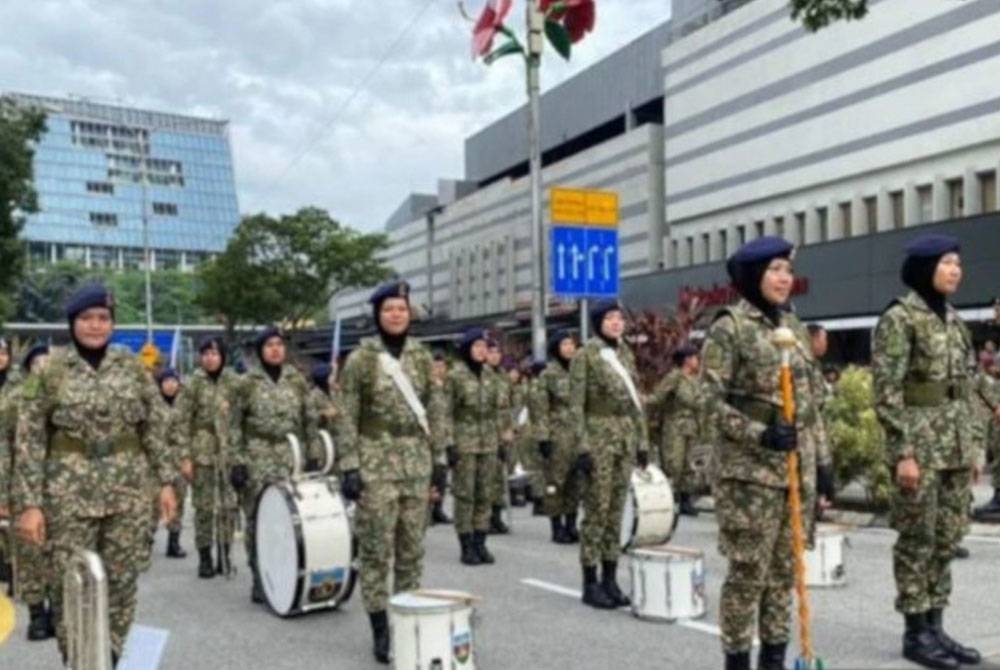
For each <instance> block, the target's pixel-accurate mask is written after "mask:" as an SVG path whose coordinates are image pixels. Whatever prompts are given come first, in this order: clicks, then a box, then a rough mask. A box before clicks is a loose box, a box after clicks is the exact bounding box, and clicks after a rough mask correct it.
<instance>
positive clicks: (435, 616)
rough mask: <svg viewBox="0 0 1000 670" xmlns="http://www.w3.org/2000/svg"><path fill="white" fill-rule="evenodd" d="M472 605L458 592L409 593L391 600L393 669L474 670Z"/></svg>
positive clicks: (397, 595)
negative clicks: (457, 669)
mask: <svg viewBox="0 0 1000 670" xmlns="http://www.w3.org/2000/svg"><path fill="white" fill-rule="evenodd" d="M475 602H476V598H475V597H474V596H472V595H470V594H468V593H463V592H461V591H408V592H406V593H397V594H396V595H394V596H393V597H392V598H390V599H389V626H390V628H391V634H390V636H389V639H390V640H391V644H392V667H393V668H396V669H397V670H455V669H456V668H462V670H475V668H476V648H475V607H474V604H475Z"/></svg>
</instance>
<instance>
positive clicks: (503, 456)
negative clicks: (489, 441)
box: [497, 444, 510, 463]
mask: <svg viewBox="0 0 1000 670" xmlns="http://www.w3.org/2000/svg"><path fill="white" fill-rule="evenodd" d="M497 458H499V459H500V462H501V463H506V462H507V461H508V460H510V449H508V448H507V445H506V444H501V445H500V448H498V449H497Z"/></svg>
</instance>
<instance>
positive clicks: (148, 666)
mask: <svg viewBox="0 0 1000 670" xmlns="http://www.w3.org/2000/svg"><path fill="white" fill-rule="evenodd" d="M168 637H170V631H167V630H164V629H162V628H152V627H150V626H140V625H134V626H132V629H131V630H129V633H128V638H127V639H126V640H125V649H124V650H123V651H122V658H121V662H120V663H119V664H118V668H119V670H156V669H157V668H159V667H160V659H161V658H162V657H163V651H164V650H165V649H166V647H167V638H168Z"/></svg>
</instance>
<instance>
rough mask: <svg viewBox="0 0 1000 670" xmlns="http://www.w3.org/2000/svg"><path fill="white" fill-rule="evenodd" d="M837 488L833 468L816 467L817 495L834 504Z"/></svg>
mask: <svg viewBox="0 0 1000 670" xmlns="http://www.w3.org/2000/svg"><path fill="white" fill-rule="evenodd" d="M836 492H837V491H836V486H835V485H834V482H833V466H832V465H820V466H817V467H816V493H818V494H819V495H821V496H823V497H824V498H826V499H827V500H829V501H830V502H833V496H834V495H835V494H836Z"/></svg>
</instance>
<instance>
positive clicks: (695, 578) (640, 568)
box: [629, 546, 708, 621]
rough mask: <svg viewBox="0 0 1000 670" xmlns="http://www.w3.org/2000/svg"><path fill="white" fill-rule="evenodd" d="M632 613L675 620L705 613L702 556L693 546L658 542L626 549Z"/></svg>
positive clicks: (695, 617) (640, 616) (641, 617)
mask: <svg viewBox="0 0 1000 670" xmlns="http://www.w3.org/2000/svg"><path fill="white" fill-rule="evenodd" d="M629 574H630V576H631V578H632V598H631V599H632V614H633V615H635V616H636V617H638V618H640V619H651V620H655V621H676V620H677V619H697V618H699V617H702V616H704V615H705V612H706V611H707V605H708V599H707V597H706V594H705V556H704V554H703V553H702V552H700V551H698V550H695V549H685V548H683V547H671V546H659V547H647V548H645V549H633V550H631V551H629Z"/></svg>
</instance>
